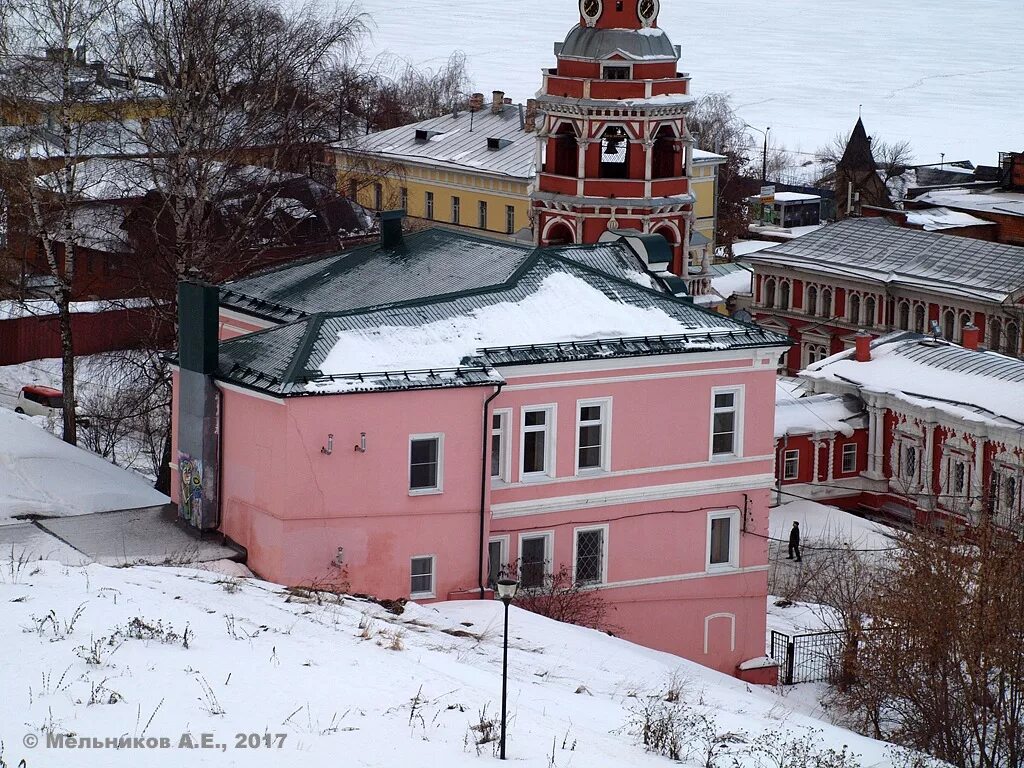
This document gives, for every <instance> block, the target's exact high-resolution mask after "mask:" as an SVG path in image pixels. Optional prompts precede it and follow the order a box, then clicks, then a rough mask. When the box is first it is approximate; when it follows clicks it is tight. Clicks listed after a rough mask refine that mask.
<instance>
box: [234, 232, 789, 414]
mask: <svg viewBox="0 0 1024 768" xmlns="http://www.w3.org/2000/svg"><path fill="white" fill-rule="evenodd" d="M616 247H617V248H619V249H622V250H623V251H625V250H626V246H624V245H622V244H606V245H605V246H603V247H602V248H601V250H602V252H603V256H601V257H600V258H598V259H595V260H591V261H592V264H596V263H599V262H602V261H605V262H608V263H611V264H612V265H613V267H623V269H622V270H621V271H622V272H623V273H624V274H625V271H626V270H625V269H624V267H625V262H624V259H625V256H624V255H623V257H622V258H623V260H617V259H616V258H615V256H614V255H613V254H612V253H611V250H613V249H614V248H616ZM559 250H561V249H549V250H545V249H537V250H536V251H534V252H533V253H532V254H531V256H530V258H529V259H528V261H527V262H526V263H525V264H524V265H523V266H522V268H521V269H519V270H518V271H517V272H516V273H515V274H513V275H511V276H510V277H509V278H508V279H507V280H505V281H504V282H501V283H499V284H495V285H493V286H491V287H489V288H487V289H481V290H476V291H465V292H463V293H460V294H455V295H447V296H443V297H434V298H425V299H417V300H413V301H406V302H401V303H396V304H394V305H391V306H388V307H378V308H372V309H362V310H353V311H348V312H336V313H333V314H316V315H313V316H310V317H307V318H304V319H302V320H298V321H296V322H293V323H290V324H287V325H281V326H277V327H275V328H271V329H268V330H265V331H261V332H259V333H254V334H250V335H247V336H240V337H237V338H235V339H231V340H229V341H226V342H224V343H223V344H221V347H220V367H219V377H220V378H221V379H223V380H226V381H231V382H234V383H237V384H240V385H242V386H247V387H250V388H254V389H258V390H261V391H265V392H269V393H271V394H274V395H278V396H290V395H310V394H318V393H332V394H337V393H341V392H364V391H376V390H384V391H387V390H394V389H408V388H424V387H448V386H479V385H486V384H494V383H496V382H498V381H501V380H502V379H501V377H500V375H498V374H497V373H496V372H495V371H494V368H493V367H494V366H496V365H514V364H526V363H538V362H552V361H560V360H582V359H594V358H601V359H607V358H610V357H644V356H651V355H660V354H677V353H680V352H696V351H711V350H724V349H737V348H750V347H777V346H786V345H788V344H789V343H790V341H789V339H787V338H786V337H783V336H780V335H778V334H775V333H772V332H770V331H766V330H764V329H762V328H759V327H757V326H755V325H750V324H746V323H739V322H736V321H734V320H730V319H728V318H725V317H723V316H722V315H719V314H716V313H712V312H708V311H706V310H703V309H701V308H699V307H695V306H693V305H692V304H690V303H688V302H685V301H681V300H679V299H676V298H675V297H672V296H670V295H668V294H666V293H663V292H660V291H658V290H655V289H652V288H647V287H644V286H642V285H640V284H639V283H637V282H633V281H631V280H630V279H629V278H628V276H627V277H625V278H623V277H620V276H616V275H615V274H609V273H606V272H603V271H601V270H599V269H598V268H597V267H596V266H593V265H588V264H584V263H582V262H583V261H586V259H580V260H574V259H573V256H576V257H578V256H579V254H578V253H567V254H565V255H564V256H563V255H560V254H559V253H558V251H559ZM566 250H569V251H572V250H574V249H566ZM633 258H634V259H635V258H636V257H635V256H634V257H633ZM556 273H563V274H567V275H570V276H572V277H575V278H579V279H581V280H583V281H585V282H586V283H587V284H588V285H589V286H590V287H592V288H595V289H597V290H598V291H600V292H601V293H603V294H604V295H605V296H607V297H608V298H610V299H612V300H613V301H616V302H619V303H622V304H628V305H631V306H633V307H637V308H641V309H656V310H660V312H662V313H664V315H667V316H668V317H669V318H671V319H672V320H675V321H677V324H678V327H679V328H680V333H677V334H673V335H652V336H650V337H629V338H607V339H604V338H588V339H583V340H579V339H574V338H566V337H565V334H564V333H561V334H560V330H559V328H558V326H557V324H555V325H553V327H551V329H550V334H549V335H547V337H546V338H538V339H537V343H536V344H529V345H526V346H523V345H519V346H509V347H493V346H491V347H487V348H478V349H477V353H476V354H475V355H471V356H468V357H466V358H464V359H462V360H461V361H460V362H459V365H458V367H457V368H451V367H448V368H444V367H439V368H436V369H432V370H418V371H398V370H390V371H388V372H373V371H358V370H353V371H347V372H344V373H336V372H335V373H332V375H326V374H325V372H324V370H323V368H324V363H325V361H326V360H327V358H328V356H329V355H330V354H331V353H332V350H333V349H334V347H335V345H336V344H337V343H338V339H339V335H340V334H343V333H345V332H353V331H368V332H373V331H378V330H380V329H388V331H389V332H392V331H393V329H401V328H403V327H408V328H410V329H412V328H415V327H420V326H424V325H429V324H435V323H443V322H445V321H453V320H454V319H456V318H459V317H464V316H466V315H470V314H471V313H473V312H474V311H476V310H480V309H482V308H486V307H493V306H495V305H505V304H507V305H513V306H514V305H517V304H519V303H520V302H523V301H524V300H526V299H528V298H529V297H531V296H532V295H534V294H536V293H537V292H538V291H539V290H540V286H541V283H542V282H544V280H545V279H546V278H547V277H549V276H551V275H554V274H556ZM328 373H330V372H329V371H328Z"/></svg>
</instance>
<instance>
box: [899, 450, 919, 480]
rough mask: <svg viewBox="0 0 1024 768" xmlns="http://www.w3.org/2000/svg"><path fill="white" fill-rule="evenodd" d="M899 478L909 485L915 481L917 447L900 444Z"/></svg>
mask: <svg viewBox="0 0 1024 768" xmlns="http://www.w3.org/2000/svg"><path fill="white" fill-rule="evenodd" d="M900 477H901V478H903V480H905V481H906V482H907V483H909V484H911V485H913V484H914V483H915V482H916V481H917V446H915V445H909V444H907V443H900Z"/></svg>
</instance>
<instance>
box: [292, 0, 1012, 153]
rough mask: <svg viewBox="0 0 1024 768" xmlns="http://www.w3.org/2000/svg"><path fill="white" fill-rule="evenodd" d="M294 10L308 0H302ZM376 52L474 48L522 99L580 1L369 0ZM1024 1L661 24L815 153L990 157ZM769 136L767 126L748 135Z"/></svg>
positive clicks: (479, 62)
mask: <svg viewBox="0 0 1024 768" xmlns="http://www.w3.org/2000/svg"><path fill="white" fill-rule="evenodd" d="M294 2H295V4H296V5H298V0H294ZM360 5H361V6H362V8H363V9H364V10H366V11H367V12H369V13H370V14H371V15H372V16H373V21H374V23H375V25H376V30H375V34H374V40H373V44H372V46H371V53H379V52H384V51H387V52H390V53H393V54H395V55H397V56H399V57H401V58H403V59H406V60H409V61H412V62H413V63H416V64H423V65H433V66H436V65H438V64H439V63H441V62H442V61H443V60H444V59H446V58H447V57H448V55H449V54H450V53H451V52H452V51H455V50H461V51H464V52H465V53H466V55H467V58H468V64H469V72H470V75H471V76H472V78H473V80H474V82H475V84H476V86H477V88H478V89H479V90H481V91H487V92H488V94H489V92H490V91H491V90H493V89H501V90H505V91H506V92H507V93H508V95H509V96H512V97H514V98H516V99H517V100H521V99H525V98H527V97H529V96H532V95H533V93H534V92H535V91H536V90H537V88H538V87H539V86H540V70H541V68H542V67H549V66H551V65H552V63H553V61H554V58H553V54H552V51H551V44H552V43H553V42H555V41H556V40H558V41H560V40H562V39H563V38H564V37H565V34H566V32H568V30H569V28H570V27H571V26H572V25H573V24H575V23H576V22H577V21H578V20H579V12H578V8H577V4H576V3H575V2H573V0H554V1H553V2H552V1H551V0H518V1H517V2H509V1H508V0H504V2H495V0H460V1H459V2H458V3H451V2H447V0H360ZM1022 20H1024V7H1022V5H1021V2H1020V0H971V2H963V0H928V1H927V2H916V3H894V2H892V1H891V0H831V2H827V3H823V2H820V1H819V0H783V2H780V3H770V4H765V3H763V2H758V0H732V1H731V2H728V3H723V2H721V1H720V0H665V1H664V2H662V4H661V19H660V26H661V27H663V28H664V29H665V30H666V31H667V32H668V33H669V35H670V36H671V37H672V41H673V42H674V43H676V44H678V45H681V46H682V49H683V59H682V67H683V69H684V70H685V71H687V72H689V73H690V74H691V75H692V76H693V85H694V90H695V92H696V93H698V94H699V93H703V92H706V91H725V92H728V93H731V94H732V95H733V102H734V104H735V106H736V108H737V111H738V112H739V113H740V115H741V116H742V117H743V119H744V120H746V121H747V122H748V123H750V124H752V125H755V126H757V127H758V128H761V129H763V128H764V127H765V126H771V129H772V135H773V136H774V137H776V138H777V139H778V140H779V141H780V142H781V143H783V144H785V145H786V146H787V148H788V149H790V150H803V151H805V152H813V151H814V150H815V149H816V148H818V147H819V146H822V145H824V144H826V143H827V142H828V141H829V140H830V139H831V138H832V137H833V136H835V135H836V134H837V133H839V132H841V131H842V132H846V131H849V130H850V129H851V128H852V127H853V123H854V121H855V120H856V119H857V114H858V110H860V108H861V105H863V115H864V119H865V122H866V124H867V126H868V130H869V131H870V132H871V133H872V134H873V135H877V136H881V137H884V138H886V139H889V140H894V139H908V140H910V142H911V144H912V145H913V148H914V152H915V155H916V157H917V160H918V162H922V163H925V162H929V163H931V162H934V163H937V162H939V161H940V153H942V152H944V153H945V154H946V160H947V161H948V160H954V159H956V160H960V159H970V160H973V161H974V162H975V163H985V164H989V165H991V164H994V163H995V162H996V153H997V152H1000V151H1009V150H1019V149H1020V148H1021V147H1020V126H1021V125H1024V99H1020V98H1015V95H1016V94H1018V93H1019V92H1020V77H1021V73H1022V72H1024V64H1022V62H1021V58H1020V56H1019V53H1018V50H1017V48H1016V39H1015V37H1014V36H1013V35H1010V34H1006V32H1005V30H1007V29H1011V28H1015V27H1014V24H1015V23H1016V25H1017V27H1019V23H1020V22H1021V21H1022ZM752 135H753V136H754V137H755V138H756V139H757V141H758V142H759V141H760V135H759V134H752Z"/></svg>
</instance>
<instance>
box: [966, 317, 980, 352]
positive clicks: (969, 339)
mask: <svg viewBox="0 0 1024 768" xmlns="http://www.w3.org/2000/svg"><path fill="white" fill-rule="evenodd" d="M979 341H981V330H980V329H979V328H978V326H976V325H975V324H974V323H968V324H967V325H965V326H964V333H963V346H964V349H970V350H974V351H977V350H978V342H979Z"/></svg>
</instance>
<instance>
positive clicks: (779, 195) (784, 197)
mask: <svg viewBox="0 0 1024 768" xmlns="http://www.w3.org/2000/svg"><path fill="white" fill-rule="evenodd" d="M812 200H821V195H808V194H805V193H804V192H776V193H775V202H776V203H804V202H811V201H812Z"/></svg>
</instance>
